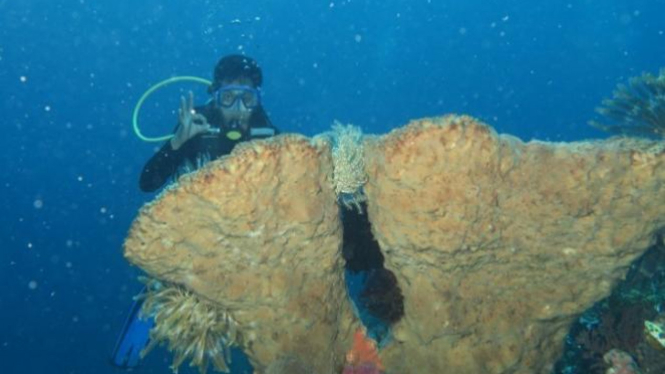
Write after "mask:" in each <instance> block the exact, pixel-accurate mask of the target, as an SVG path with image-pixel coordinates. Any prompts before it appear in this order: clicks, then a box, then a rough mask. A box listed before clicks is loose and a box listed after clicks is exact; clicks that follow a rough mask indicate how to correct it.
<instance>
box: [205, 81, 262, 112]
mask: <svg viewBox="0 0 665 374" xmlns="http://www.w3.org/2000/svg"><path fill="white" fill-rule="evenodd" d="M215 98H216V100H217V104H218V105H219V106H221V107H222V108H231V107H233V106H234V105H236V103H238V100H240V102H242V104H243V105H244V106H245V108H247V109H250V110H251V109H254V108H256V107H258V106H259V105H260V104H261V92H260V91H259V90H257V89H256V88H253V87H250V86H245V85H238V84H230V85H228V86H224V87H222V88H220V89H219V90H218V91H217V93H216V96H215Z"/></svg>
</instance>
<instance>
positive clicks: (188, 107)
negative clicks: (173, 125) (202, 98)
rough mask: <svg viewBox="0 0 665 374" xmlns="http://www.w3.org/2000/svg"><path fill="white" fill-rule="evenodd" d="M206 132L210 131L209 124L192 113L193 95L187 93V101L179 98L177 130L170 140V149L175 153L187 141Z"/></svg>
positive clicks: (201, 116)
mask: <svg viewBox="0 0 665 374" xmlns="http://www.w3.org/2000/svg"><path fill="white" fill-rule="evenodd" d="M207 131H210V124H209V123H208V121H207V120H206V118H205V117H204V116H203V115H202V114H200V113H196V112H195V111H194V93H193V92H192V91H189V97H188V98H187V99H185V98H184V97H181V98H180V109H179V110H178V128H177V129H176V132H175V135H174V136H173V138H171V148H173V150H174V151H176V150H178V149H179V148H180V147H182V145H183V144H185V142H187V141H188V140H189V139H191V138H193V137H195V136H196V135H198V134H200V133H202V132H207Z"/></svg>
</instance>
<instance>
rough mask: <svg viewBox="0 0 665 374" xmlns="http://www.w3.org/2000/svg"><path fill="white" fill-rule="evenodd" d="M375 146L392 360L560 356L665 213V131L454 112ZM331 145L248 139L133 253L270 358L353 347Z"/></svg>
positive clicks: (371, 142)
mask: <svg viewBox="0 0 665 374" xmlns="http://www.w3.org/2000/svg"><path fill="white" fill-rule="evenodd" d="M356 141H357V140H354V142H356ZM362 148H363V154H364V156H363V157H364V162H363V163H364V169H363V170H364V171H365V173H366V178H367V179H366V183H365V184H364V185H363V186H362V190H363V192H364V195H363V196H366V204H367V211H366V214H367V216H368V218H369V220H370V221H371V230H372V233H373V234H374V237H375V238H376V240H377V242H378V244H379V246H380V248H381V251H382V252H383V256H384V260H385V267H386V269H387V270H389V271H390V272H391V273H392V275H394V279H393V278H391V280H389V281H388V282H383V281H382V282H378V283H383V284H392V282H395V283H396V284H397V285H398V286H399V287H396V288H398V289H399V290H401V291H400V295H401V296H402V297H403V317H402V318H399V319H396V322H395V323H394V324H393V325H392V340H391V342H390V343H389V344H387V345H386V346H385V347H382V349H381V350H380V352H378V356H380V361H379V362H380V363H381V367H385V371H386V372H390V373H401V374H409V373H444V372H450V373H456V374H467V373H468V374H477V373H486V374H499V373H513V374H521V373H529V374H534V373H543V374H544V373H549V372H551V370H552V368H553V365H554V361H555V359H556V358H557V357H558V356H559V355H560V353H561V351H562V344H561V342H562V341H563V340H564V337H565V336H566V334H567V331H568V327H569V326H570V325H571V323H572V322H573V321H574V320H575V319H576V318H577V317H578V316H579V315H580V314H581V313H582V312H583V311H584V310H586V309H588V308H589V307H590V306H591V305H593V304H594V303H595V302H596V301H598V300H600V299H602V298H603V297H606V296H607V295H608V294H609V293H610V290H611V289H612V287H613V286H614V285H615V284H616V283H617V282H618V280H619V279H621V278H622V277H623V276H624V275H625V274H626V271H627V269H628V267H629V264H631V263H632V262H633V261H634V260H635V259H636V258H637V257H639V256H640V255H641V254H642V253H643V252H644V251H645V250H646V249H647V248H648V247H649V246H650V245H651V244H653V242H654V237H655V233H656V232H658V230H659V229H661V228H663V227H665V188H663V185H665V152H664V147H663V145H662V143H658V142H653V141H649V140H640V139H632V138H615V139H610V140H607V141H598V142H581V143H570V144H562V143H557V144H554V143H546V142H529V143H523V142H521V141H520V140H518V139H516V138H514V137H511V136H507V135H498V134H496V133H495V132H494V131H493V130H492V129H491V128H490V127H488V126H486V125H484V124H482V123H479V122H477V121H476V120H474V119H473V118H470V117H466V116H447V117H441V118H434V119H426V120H420V121H414V122H412V123H410V124H409V125H408V126H406V127H405V128H403V129H399V130H396V131H393V132H391V133H390V134H388V135H386V136H383V137H376V138H370V139H366V140H364V143H363V146H362ZM332 153H333V150H332V148H331V143H330V142H329V141H325V139H324V140H320V139H318V140H317V139H315V140H314V141H311V140H310V139H307V138H304V137H299V136H293V135H284V136H279V137H276V138H274V139H268V140H262V141H258V142H252V143H249V144H246V145H244V146H241V147H239V148H237V149H236V150H234V152H233V153H232V154H231V155H230V156H228V157H224V158H222V159H219V160H214V161H211V162H210V163H208V164H207V165H206V166H205V167H204V168H203V169H201V170H199V171H197V172H194V173H191V174H187V175H185V176H183V177H181V178H180V179H179V181H178V183H177V185H175V186H174V187H172V188H170V189H168V190H167V191H165V192H164V193H163V194H162V195H160V196H159V197H158V198H157V200H156V201H155V202H153V203H151V204H148V205H147V206H145V207H144V208H143V209H142V210H141V213H140V215H139V217H138V218H137V219H136V221H135V222H134V223H133V225H132V227H131V230H130V233H129V235H128V238H127V240H126V243H125V255H126V257H127V258H128V260H129V261H131V262H132V263H134V264H136V265H138V266H140V267H141V268H142V269H143V270H145V271H146V272H147V273H148V274H149V275H150V276H151V277H153V278H155V279H158V280H160V281H162V282H164V283H165V284H169V285H175V286H178V287H182V288H183V289H185V290H187V291H188V292H191V293H192V294H194V295H196V297H197V298H198V300H206V301H207V302H209V303H210V304H209V305H214V306H215V307H216V308H220V310H222V311H224V313H227V314H228V316H229V317H230V318H232V320H233V321H235V323H236V325H237V328H236V329H237V336H240V337H242V338H241V339H236V344H238V345H239V347H240V348H242V349H243V350H244V351H245V352H246V353H247V355H248V356H249V359H250V361H251V363H252V365H254V368H255V370H256V372H258V373H260V372H265V371H266V370H267V368H268V367H270V365H272V364H273V363H276V362H279V360H280V359H282V358H283V357H297V358H298V364H299V365H301V366H302V367H306V368H312V369H313V370H315V371H316V372H317V373H318V374H328V373H330V374H333V373H339V372H340V371H341V370H343V369H344V367H345V363H346V362H347V361H346V360H345V356H346V355H345V354H346V350H347V349H348V347H349V346H351V345H352V344H351V341H352V339H353V332H354V331H355V328H356V327H357V325H358V321H356V320H354V318H353V313H352V310H351V306H350V305H349V302H348V300H347V298H346V297H345V290H344V264H343V263H344V261H343V259H342V253H341V238H342V233H341V227H342V226H341V224H340V210H339V206H338V196H337V194H336V187H335V184H334V183H333V180H334V171H333V164H334V161H333V155H332ZM353 164H355V165H360V164H359V163H353ZM352 179H353V180H364V179H356V178H352ZM343 190H344V191H346V190H347V189H339V191H343ZM349 191H350V189H349ZM367 296H371V295H369V294H368V295H367ZM392 296H395V295H392ZM394 299H395V298H394V297H392V298H391V300H394ZM367 300H368V301H372V302H373V301H378V302H377V303H376V304H375V305H377V306H381V305H384V303H383V300H384V299H382V298H380V299H378V300H373V299H371V298H369V299H367ZM378 309H381V310H382V309H383V308H382V307H381V308H378ZM370 361H372V360H370ZM347 366H348V365H347ZM374 366H375V368H374V369H378V370H381V369H380V368H378V367H377V364H376V363H375V362H374ZM364 369H367V368H363V370H364ZM369 369H370V370H372V369H371V368H369Z"/></svg>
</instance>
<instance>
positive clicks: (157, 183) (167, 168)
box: [139, 141, 187, 192]
mask: <svg viewBox="0 0 665 374" xmlns="http://www.w3.org/2000/svg"><path fill="white" fill-rule="evenodd" d="M186 148H187V147H183V148H180V149H178V150H173V148H172V147H171V142H170V141H167V142H166V144H164V146H162V148H161V149H160V150H159V151H158V152H157V153H155V154H154V155H153V156H152V157H151V158H150V160H148V162H147V163H146V164H145V166H144V167H143V171H142V172H141V179H140V180H139V185H140V187H141V191H143V192H153V191H156V190H157V189H159V188H160V187H162V186H163V185H164V184H165V183H166V181H168V180H169V178H171V176H173V175H174V174H175V172H176V170H178V166H179V165H181V164H182V162H183V161H184V159H185V156H186V152H185V151H186Z"/></svg>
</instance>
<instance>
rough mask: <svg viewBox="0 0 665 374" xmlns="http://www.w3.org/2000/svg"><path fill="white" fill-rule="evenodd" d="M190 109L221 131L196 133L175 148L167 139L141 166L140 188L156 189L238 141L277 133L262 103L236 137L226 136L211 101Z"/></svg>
mask: <svg viewBox="0 0 665 374" xmlns="http://www.w3.org/2000/svg"><path fill="white" fill-rule="evenodd" d="M194 110H195V111H196V112H197V113H200V114H203V116H204V117H206V120H207V121H208V123H209V124H210V126H211V127H212V128H215V129H221V131H220V132H218V133H217V132H208V133H202V134H198V135H196V136H195V137H193V138H191V139H189V140H187V142H185V144H183V145H182V146H181V147H180V148H178V150H175V151H174V150H173V148H171V142H170V141H167V142H166V144H164V145H163V146H162V148H161V149H160V150H159V151H158V152H157V153H155V154H154V155H153V156H152V157H151V158H150V160H148V162H147V163H146V164H145V166H144V167H143V172H142V173H141V179H140V182H139V185H140V187H141V191H144V192H153V191H156V190H157V189H159V188H160V187H162V186H163V185H164V184H165V183H166V182H167V181H168V180H169V179H171V178H173V177H174V176H176V175H177V174H178V172H179V171H180V170H182V169H184V168H189V169H192V168H196V167H197V166H198V165H200V164H201V161H202V160H203V161H206V160H214V159H216V158H218V157H220V156H224V155H227V154H229V153H231V151H232V150H233V148H234V147H235V146H236V144H238V143H241V142H244V141H248V140H254V139H262V138H267V137H270V136H273V135H276V134H278V133H279V130H278V129H277V128H276V127H275V126H273V124H272V123H271V122H270V120H269V119H268V116H267V115H266V113H265V111H264V110H263V108H262V107H258V108H257V109H256V110H254V112H253V113H252V116H251V117H250V118H249V129H248V130H247V131H244V132H243V131H240V134H241V136H240V138H238V139H231V138H229V137H228V136H227V135H228V133H229V131H228V129H227V127H228V126H226V124H225V123H224V117H223V116H222V115H221V113H220V112H219V110H217V109H216V108H215V107H214V106H213V104H212V103H209V104H207V105H204V106H200V107H196V108H194Z"/></svg>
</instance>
